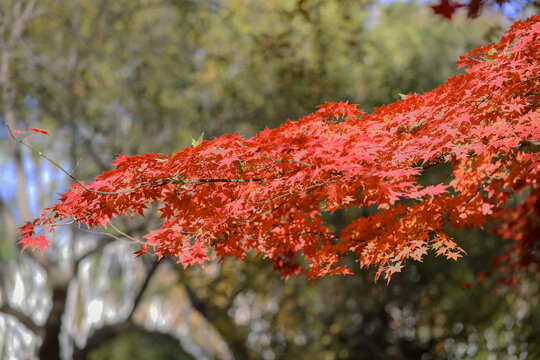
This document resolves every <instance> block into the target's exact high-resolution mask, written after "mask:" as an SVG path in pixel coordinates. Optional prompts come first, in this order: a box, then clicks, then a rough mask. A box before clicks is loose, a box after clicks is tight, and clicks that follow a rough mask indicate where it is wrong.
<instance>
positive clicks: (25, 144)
mask: <svg viewBox="0 0 540 360" xmlns="http://www.w3.org/2000/svg"><path fill="white" fill-rule="evenodd" d="M6 127H7V129H8V131H9V134H10V135H11V138H12V139H13V140H14V141H16V142H18V143H19V144H22V145H24V146H26V147H27V148H28V149H30V150H31V151H32V152H34V153H36V154H38V155H39V156H41V157H42V158H44V159H45V160H47V161H48V162H50V163H51V164H53V165H54V166H55V167H57V168H58V169H60V170H61V171H62V172H63V173H65V174H66V175H67V176H69V177H70V178H71V179H72V180H73V181H75V182H76V183H77V184H79V185H80V186H81V187H82V188H83V189H84V190H86V191H89V192H93V193H96V194H102V195H120V194H125V193H129V192H133V191H135V190H138V189H140V188H141V187H143V186H144V184H141V185H138V186H136V187H134V188H132V189H125V190H121V191H115V192H107V191H99V190H92V189H90V188H88V187H86V185H84V183H83V182H82V181H80V180H79V179H77V178H76V177H75V176H73V175H72V174H71V173H70V172H69V171H67V170H66V169H64V168H63V167H62V166H61V165H60V164H58V163H57V162H56V161H54V160H53V159H51V158H50V157H48V156H47V155H45V154H44V153H43V152H41V151H40V150H38V149H36V148H35V147H33V146H32V145H30V144H28V143H26V142H25V141H23V140H21V139H19V138H17V137H16V136H15V134H13V131H12V130H11V128H10V127H9V125H7V124H6Z"/></svg>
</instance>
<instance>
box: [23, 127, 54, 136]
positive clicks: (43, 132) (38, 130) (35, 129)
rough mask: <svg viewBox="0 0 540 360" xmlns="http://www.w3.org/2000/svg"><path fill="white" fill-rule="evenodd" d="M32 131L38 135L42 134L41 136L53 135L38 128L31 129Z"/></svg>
mask: <svg viewBox="0 0 540 360" xmlns="http://www.w3.org/2000/svg"><path fill="white" fill-rule="evenodd" d="M29 129H30V130H32V131H34V132H37V133H40V134H45V135H52V134H51V133H50V132H48V131H47V130H41V129H38V128H29Z"/></svg>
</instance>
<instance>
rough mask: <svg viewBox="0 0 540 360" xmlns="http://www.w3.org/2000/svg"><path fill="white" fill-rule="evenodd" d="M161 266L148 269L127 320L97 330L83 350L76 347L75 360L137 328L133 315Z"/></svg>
mask: <svg viewBox="0 0 540 360" xmlns="http://www.w3.org/2000/svg"><path fill="white" fill-rule="evenodd" d="M160 264H161V262H159V261H156V262H154V263H153V264H152V266H151V267H150V268H149V269H148V272H147V273H146V277H145V278H144V280H143V283H142V285H141V287H140V288H139V291H137V294H136V295H135V298H134V300H133V306H132V308H131V311H130V312H129V314H128V316H127V317H126V319H125V320H124V321H122V322H119V323H117V324H113V325H106V326H103V327H102V328H100V329H98V330H96V331H95V332H94V333H93V334H92V335H91V336H90V337H89V338H88V340H87V341H86V345H85V346H84V347H83V348H77V347H75V350H74V351H73V359H75V360H83V359H86V358H87V356H88V354H89V353H90V352H91V351H92V350H95V349H97V348H98V347H99V346H100V345H101V344H103V343H104V342H106V341H109V340H111V339H112V338H114V337H116V336H118V335H121V334H123V333H125V332H127V331H131V330H134V329H136V328H137V325H135V323H134V322H133V314H135V311H136V310H137V308H138V307H139V305H140V304H141V300H142V298H143V295H144V292H145V291H146V289H147V288H148V284H149V283H150V279H151V278H152V276H153V275H154V273H155V272H156V270H157V268H158V266H159V265H160Z"/></svg>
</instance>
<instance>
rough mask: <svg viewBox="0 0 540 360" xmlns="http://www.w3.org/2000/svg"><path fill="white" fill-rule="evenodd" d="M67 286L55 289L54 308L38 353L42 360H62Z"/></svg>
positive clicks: (53, 296)
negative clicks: (62, 335) (63, 319)
mask: <svg viewBox="0 0 540 360" xmlns="http://www.w3.org/2000/svg"><path fill="white" fill-rule="evenodd" d="M66 299H67V285H59V286H55V287H53V292H52V308H51V312H50V313H49V316H48V317H47V321H46V322H45V325H44V329H45V331H44V333H45V336H44V337H43V343H42V344H41V347H40V348H39V351H38V358H39V359H40V360H58V359H60V330H61V329H62V315H63V314H64V311H65V308H66Z"/></svg>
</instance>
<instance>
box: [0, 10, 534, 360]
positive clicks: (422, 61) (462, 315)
mask: <svg viewBox="0 0 540 360" xmlns="http://www.w3.org/2000/svg"><path fill="white" fill-rule="evenodd" d="M299 5H301V7H299ZM45 8H46V11H45V13H44V14H42V15H41V16H39V17H38V18H36V19H35V20H34V21H33V22H32V26H31V27H30V28H29V31H28V34H27V40H26V41H28V43H29V45H30V46H31V48H32V49H33V53H32V54H28V53H27V52H25V51H24V49H23V48H21V49H20V50H19V51H20V56H21V58H22V61H20V62H17V63H15V64H14V66H13V69H12V71H13V73H14V74H15V77H14V78H16V79H17V87H18V89H19V91H18V94H19V98H18V99H17V101H18V105H19V108H20V109H21V113H22V114H23V115H24V116H23V117H24V118H25V119H27V120H26V123H28V124H30V125H39V126H38V127H40V128H46V129H48V130H51V131H52V132H53V133H54V134H55V140H54V143H53V144H50V143H49V144H42V146H43V147H47V146H48V147H49V151H51V152H52V153H53V154H56V155H55V156H56V158H58V159H61V160H62V161H63V162H64V163H65V164H68V165H69V167H70V168H73V169H74V171H75V174H76V175H77V176H79V177H82V178H86V179H88V180H90V179H92V178H93V177H95V176H96V175H98V174H99V172H100V171H102V170H103V169H106V164H108V163H109V162H110V161H112V160H113V158H114V154H116V153H121V154H129V155H133V154H138V153H145V152H172V151H175V150H178V149H180V148H182V147H184V146H189V145H190V143H191V138H197V137H198V136H199V134H200V133H201V132H203V131H204V132H205V137H206V138H211V137H213V136H219V135H221V134H222V133H224V132H239V133H240V134H242V135H245V136H251V135H253V134H255V133H256V132H257V131H259V130H261V129H263V128H264V127H265V126H269V127H274V126H278V125H279V124H280V123H282V122H284V121H285V120H286V119H289V118H290V119H296V118H298V117H301V116H303V115H305V114H308V113H310V112H312V111H314V110H315V109H316V106H317V105H319V104H322V103H324V102H325V101H346V100H347V101H349V102H351V103H357V104H359V105H360V107H361V108H363V109H365V110H367V111H371V110H372V109H373V108H375V107H377V106H380V105H382V104H385V103H390V102H393V101H395V100H397V99H399V94H400V93H403V94H406V93H409V92H417V93H418V92H424V91H428V90H430V89H432V88H434V87H436V86H438V85H440V84H441V83H443V82H444V81H445V80H446V79H447V78H448V77H449V76H451V75H453V74H455V73H456V69H455V66H454V65H453V63H454V62H455V61H456V60H457V59H458V57H459V56H460V55H463V54H465V53H466V52H467V51H468V50H470V49H472V48H474V47H476V46H478V45H480V44H486V43H488V42H489V41H494V40H497V37H499V36H500V35H501V34H502V32H503V31H504V29H505V28H506V27H507V26H508V25H509V24H510V22H509V21H508V20H507V19H505V18H504V17H503V16H502V15H500V14H497V13H490V12H487V13H486V14H485V15H483V16H482V17H480V18H478V19H474V20H471V19H465V18H463V17H459V16H458V17H456V18H455V19H453V20H452V21H451V22H448V21H444V20H442V19H441V18H439V17H436V16H434V15H433V14H432V12H431V11H430V9H428V8H426V6H425V5H424V4H419V3H417V2H395V3H385V4H382V3H377V2H372V1H371V0H341V1H338V0H310V1H305V2H298V1H292V0H276V1H259V0H257V1H255V0H254V1H249V2H247V1H241V0H228V1H207V0H143V1H129V0H119V1H106V0H101V1H94V0H80V1H71V0H64V1H46V7H45ZM29 99H30V100H31V101H29ZM34 103H35V104H34ZM32 104H34V105H32ZM63 138H65V139H69V140H66V141H62V139H63ZM2 146H4V145H2ZM440 171H441V170H435V171H434V172H432V173H429V174H426V175H425V176H426V181H430V179H429V177H441V176H447V175H448V174H446V173H439V172H440ZM49 186H50V188H51V189H50V190H51V191H53V188H54V184H52V185H49ZM47 204H48V200H46V199H42V200H40V202H39V204H38V205H39V207H40V208H41V207H43V205H47ZM358 215H359V213H358V212H356V213H355V212H354V211H351V212H343V213H337V214H335V215H333V216H332V217H331V219H332V221H333V222H334V224H335V227H336V229H337V228H339V227H341V226H343V224H344V223H345V222H346V221H349V220H350V219H352V218H353V217H354V216H358ZM152 221H157V220H156V219H149V222H150V223H151V222H152ZM142 233H143V232H141V234H142ZM456 239H457V242H458V243H459V245H460V246H461V247H462V248H464V249H465V250H466V251H467V252H468V256H467V257H465V258H463V259H460V261H459V262H457V263H454V262H448V261H446V260H442V259H438V258H434V257H433V256H430V257H429V258H427V259H426V261H425V262H424V263H421V264H420V263H416V264H407V266H406V268H405V270H404V272H403V273H402V274H400V275H397V276H395V277H394V278H393V279H392V281H391V283H390V284H389V285H386V284H385V283H382V282H379V283H373V280H372V279H373V274H372V273H371V272H370V271H365V270H363V271H360V270H359V271H358V273H357V274H356V275H354V276H349V277H332V278H326V279H322V280H320V281H318V282H317V283H316V284H315V285H314V286H310V285H309V283H307V282H306V281H305V280H304V279H298V278H292V279H289V280H288V281H286V282H284V281H283V280H281V279H279V278H278V277H277V275H275V274H274V273H273V272H272V269H271V267H270V266H268V264H265V263H262V262H261V261H253V260H252V259H248V260H247V261H246V262H238V261H235V260H234V259H227V260H225V262H224V263H223V264H222V265H221V266H217V269H218V270H217V271H214V272H209V271H205V270H202V269H200V268H190V269H187V270H182V269H181V267H176V268H172V269H169V271H171V272H174V273H176V274H177V276H178V279H177V281H176V283H175V286H177V287H178V288H182V289H185V292H186V294H187V297H188V298H189V299H190V301H191V303H192V305H193V307H194V308H195V309H196V310H197V311H198V312H199V313H200V314H201V316H202V317H203V318H204V319H205V321H206V322H208V323H209V324H210V326H211V327H212V328H213V329H215V331H216V334H217V335H215V336H217V337H219V338H220V339H221V340H222V341H223V342H224V343H225V344H226V345H227V348H228V349H229V352H230V354H231V355H232V356H233V357H235V358H237V359H248V358H253V359H420V358H421V359H423V360H427V359H462V358H470V359H492V358H499V359H511V358H512V359H514V358H515V359H518V358H519V359H521V358H531V359H533V358H535V357H536V356H540V347H539V345H538V340H537V339H538V338H540V334H539V330H538V329H539V328H540V327H539V326H538V325H539V320H540V312H539V310H538V309H539V307H538V305H539V304H538V303H539V296H538V283H537V282H536V281H534V279H530V278H526V277H524V278H523V279H522V282H521V284H520V285H519V286H518V288H516V289H508V288H501V289H500V291H499V295H494V294H493V293H492V290H493V289H494V288H496V284H495V283H494V281H495V280H496V278H493V279H490V280H488V281H486V282H484V283H482V284H477V283H476V280H475V279H476V276H477V274H478V273H479V272H481V271H484V270H485V269H486V268H490V266H491V259H492V258H493V256H494V255H496V254H498V253H500V252H501V251H502V248H503V247H504V243H503V242H501V241H500V240H499V239H496V238H494V237H492V236H490V235H489V234H488V232H486V231H475V232H471V231H465V232H461V233H456ZM6 244H9V243H8V242H7V241H2V243H0V246H1V249H2V254H6V253H7V251H8V250H9V253H10V254H12V256H13V254H14V252H13V247H12V246H11V245H6ZM58 246H61V245H57V247H56V250H58ZM4 248H6V251H4ZM350 261H354V259H350ZM93 264H94V265H95V266H99V256H98V258H97V259H96V260H95V262H94V263H93ZM121 275H122V274H121V272H120V273H119V274H113V275H111V278H114V277H115V276H116V278H117V281H118V283H120V282H121ZM466 283H470V284H472V286H471V287H470V288H469V289H465V287H466V286H463V284H466ZM153 286H154V288H153V290H152V291H153V293H154V294H163V296H167V293H168V290H170V289H169V288H168V286H166V285H163V284H161V283H160V280H159V278H156V279H155V280H154V285H153ZM80 311H84V309H80ZM245 314H249V316H245ZM180 320H181V319H180ZM209 352H210V353H212V349H210V350H209ZM217 354H218V353H217V352H216V353H214V356H215V357H216V358H218V357H219V356H218V355H217ZM494 356H495V357H494ZM90 358H91V359H94V360H97V359H151V358H156V359H157V358H160V359H188V358H190V356H189V355H186V354H185V353H184V352H183V350H182V349H181V347H180V345H179V344H178V342H176V343H175V342H174V341H172V340H171V339H170V338H167V339H166V338H165V337H163V336H162V335H159V336H158V335H156V334H155V333H150V332H143V331H139V332H136V333H129V334H125V335H123V336H121V337H119V338H117V339H116V340H113V341H112V342H110V343H108V344H107V345H105V346H103V347H102V348H100V349H98V350H97V351H95V352H94V353H93V354H92V356H91V357H90Z"/></svg>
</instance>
